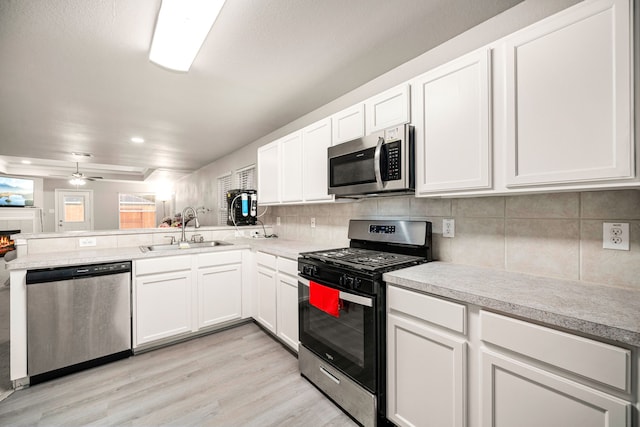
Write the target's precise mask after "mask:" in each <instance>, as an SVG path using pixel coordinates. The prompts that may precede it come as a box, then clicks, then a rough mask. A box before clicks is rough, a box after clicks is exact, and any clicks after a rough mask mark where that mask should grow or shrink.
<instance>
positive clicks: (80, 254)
mask: <svg viewBox="0 0 640 427" xmlns="http://www.w3.org/2000/svg"><path fill="white" fill-rule="evenodd" d="M226 242H228V243H231V245H225V246H214V247H206V248H189V249H176V250H174V251H150V252H142V250H140V248H139V247H138V246H132V247H123V248H110V249H91V248H87V249H83V250H74V251H66V252H51V253H43V254H35V255H26V256H21V257H18V258H16V259H14V260H12V261H9V262H7V263H6V267H5V268H7V269H8V270H28V269H36V268H48V267H63V266H67V265H86V264H96V263H104V262H114V261H127V260H136V259H144V258H158V257H164V256H172V255H181V254H188V253H201V252H219V251H230V250H240V249H253V250H258V251H263V252H268V253H270V254H273V255H277V256H281V257H284V258H290V259H294V260H295V259H297V257H298V254H299V253H300V252H307V251H315V250H321V249H328V248H330V246H327V245H318V244H312V243H308V242H299V241H295V240H286V239H277V238H276V239H264V238H258V239H254V238H235V239H233V240H227V241H226Z"/></svg>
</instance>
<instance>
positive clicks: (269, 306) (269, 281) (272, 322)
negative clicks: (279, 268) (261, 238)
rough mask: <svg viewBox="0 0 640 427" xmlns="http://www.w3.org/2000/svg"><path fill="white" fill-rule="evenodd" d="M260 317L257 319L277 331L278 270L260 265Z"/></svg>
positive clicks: (270, 329)
mask: <svg viewBox="0 0 640 427" xmlns="http://www.w3.org/2000/svg"><path fill="white" fill-rule="evenodd" d="M257 271H258V307H257V308H258V317H257V319H256V320H258V322H260V323H261V324H262V326H264V327H265V328H267V329H268V330H269V331H271V332H273V333H274V334H275V333H276V272H275V270H271V269H270V268H266V267H264V266H261V265H258V269H257Z"/></svg>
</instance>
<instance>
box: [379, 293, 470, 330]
mask: <svg viewBox="0 0 640 427" xmlns="http://www.w3.org/2000/svg"><path fill="white" fill-rule="evenodd" d="M387 301H388V306H389V312H394V311H396V312H401V313H405V314H408V315H410V316H414V317H417V318H418V319H422V320H425V321H427V322H430V323H433V324H434V325H438V326H442V327H443V328H447V329H451V330H452V331H455V332H460V333H461V334H466V330H467V328H466V323H467V307H466V306H464V305H462V304H457V303H455V302H451V301H445V300H443V299H440V298H434V297H431V296H429V295H424V294H421V293H418V292H413V291H408V290H406V289H400V288H396V287H394V286H389V287H388V289H387Z"/></svg>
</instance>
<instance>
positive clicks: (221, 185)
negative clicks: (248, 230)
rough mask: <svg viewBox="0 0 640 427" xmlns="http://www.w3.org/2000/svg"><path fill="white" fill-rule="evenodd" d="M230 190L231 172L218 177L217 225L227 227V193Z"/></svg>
mask: <svg viewBox="0 0 640 427" xmlns="http://www.w3.org/2000/svg"><path fill="white" fill-rule="evenodd" d="M229 190H231V172H229V173H227V174H225V175H222V176H220V177H218V225H227V191H229Z"/></svg>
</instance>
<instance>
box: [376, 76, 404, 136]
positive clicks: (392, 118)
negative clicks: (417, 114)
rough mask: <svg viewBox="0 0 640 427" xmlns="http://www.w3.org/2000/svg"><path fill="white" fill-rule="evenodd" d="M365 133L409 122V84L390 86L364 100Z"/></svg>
mask: <svg viewBox="0 0 640 427" xmlns="http://www.w3.org/2000/svg"><path fill="white" fill-rule="evenodd" d="M365 119H366V124H367V126H366V133H367V134H370V133H371V132H375V131H378V130H382V129H385V128H388V127H392V126H397V125H401V124H404V123H409V122H410V121H411V117H410V115H409V85H408V84H402V85H400V86H396V87H394V88H391V89H389V90H387V91H385V92H382V93H381V94H379V95H376V96H374V97H372V98H370V99H368V100H367V101H365Z"/></svg>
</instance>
